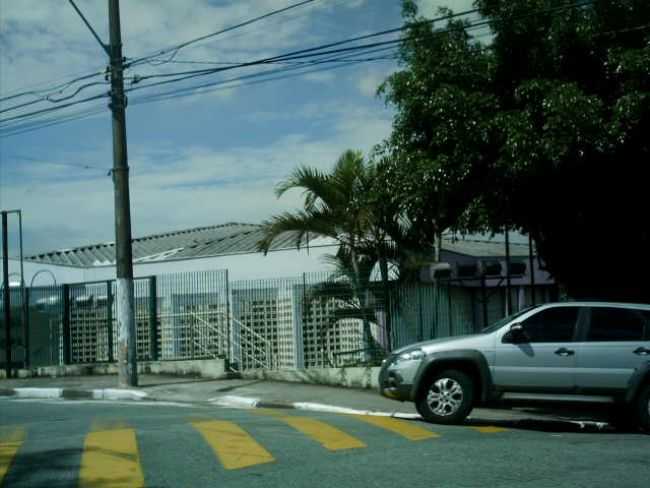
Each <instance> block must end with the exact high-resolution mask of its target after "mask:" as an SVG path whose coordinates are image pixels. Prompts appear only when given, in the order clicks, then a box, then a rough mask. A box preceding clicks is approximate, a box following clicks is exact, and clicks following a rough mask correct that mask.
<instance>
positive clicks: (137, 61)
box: [125, 0, 317, 68]
mask: <svg viewBox="0 0 650 488" xmlns="http://www.w3.org/2000/svg"><path fill="white" fill-rule="evenodd" d="M315 1H317V0H303V1H301V2H298V3H294V4H291V5H289V6H287V7H284V8H281V9H277V10H273V11H271V12H267V13H266V14H263V15H260V16H257V17H254V18H252V19H249V20H245V21H244V22H240V23H238V24H235V25H232V26H230V27H226V28H224V29H221V30H218V31H215V32H211V33H209V34H205V35H203V36H199V37H195V38H194V39H190V40H188V41H185V42H182V43H180V44H176V45H175V46H171V47H168V48H166V49H163V50H161V51H158V52H157V53H155V54H152V55H147V56H142V57H140V58H135V59H132V60H130V61H129V62H128V63H127V64H126V65H125V67H126V68H128V67H130V66H135V65H138V64H140V63H143V62H145V61H147V60H149V59H152V58H154V57H157V56H163V55H165V54H168V53H172V54H171V56H170V59H169V60H168V61H165V62H169V61H171V60H172V59H173V58H174V56H176V53H178V51H180V50H181V49H183V48H184V47H187V46H189V45H191V44H195V43H197V42H200V41H204V40H205V39H209V38H211V37H215V36H218V35H221V34H225V33H226V32H230V31H233V30H235V29H240V28H242V27H245V26H247V25H250V24H253V23H255V22H259V21H261V20H264V19H267V18H269V17H272V16H274V15H278V14H281V13H284V12H287V11H289V10H293V9H295V8H298V7H302V6H304V5H307V4H310V3H313V2H315ZM161 64H164V63H161Z"/></svg>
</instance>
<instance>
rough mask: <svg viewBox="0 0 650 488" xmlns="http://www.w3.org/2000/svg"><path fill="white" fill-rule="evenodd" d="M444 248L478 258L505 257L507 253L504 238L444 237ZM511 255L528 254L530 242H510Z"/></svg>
mask: <svg viewBox="0 0 650 488" xmlns="http://www.w3.org/2000/svg"><path fill="white" fill-rule="evenodd" d="M442 250H443V251H449V252H453V253H457V254H463V255H465V256H472V257H477V258H488V257H503V256H505V255H506V249H505V243H504V241H503V240H502V239H499V238H496V239H489V240H488V239H475V238H471V237H467V238H465V239H461V238H459V239H446V238H444V237H443V239H442ZM510 255H511V256H513V257H514V256H516V257H522V256H528V244H524V243H522V242H510Z"/></svg>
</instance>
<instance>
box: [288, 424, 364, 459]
mask: <svg viewBox="0 0 650 488" xmlns="http://www.w3.org/2000/svg"><path fill="white" fill-rule="evenodd" d="M281 418H282V420H284V421H285V422H286V423H288V424H289V425H290V426H291V427H293V428H294V429H296V430H299V431H300V432H302V433H303V434H306V435H308V436H309V437H311V438H312V439H314V440H316V441H317V442H319V443H320V444H321V445H322V446H323V447H325V448H326V449H329V450H330V451H338V450H340V449H357V448H360V447H366V445H365V444H364V443H363V442H361V441H360V440H359V439H357V438H356V437H352V436H351V435H349V434H346V433H345V432H343V431H342V430H339V429H337V428H336V427H334V426H332V425H329V424H326V423H325V422H321V421H320V420H316V419H311V418H307V417H281Z"/></svg>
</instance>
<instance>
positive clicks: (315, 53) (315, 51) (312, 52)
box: [0, 0, 593, 135]
mask: <svg viewBox="0 0 650 488" xmlns="http://www.w3.org/2000/svg"><path fill="white" fill-rule="evenodd" d="M591 3H593V0H592V1H590V2H583V3H580V4H571V5H564V6H560V7H554V8H550V9H545V10H541V11H535V12H531V13H529V14H527V15H525V16H520V17H530V16H533V15H538V14H539V13H541V12H553V11H558V10H566V9H568V8H579V7H582V6H585V5H588V4H591ZM467 12H472V11H465V12H461V13H458V14H454V15H453V16H460V15H466V14H467ZM449 18H450V16H449V15H447V16H442V17H439V18H437V19H428V20H426V21H424V22H427V23H430V22H434V21H436V20H445V19H449ZM510 20H514V19H510ZM492 21H493V19H489V20H485V21H481V22H475V23H473V24H467V25H465V30H473V29H477V28H483V27H488V26H489V24H490V23H491V22H492ZM410 25H412V24H410ZM406 27H408V26H403V27H400V28H398V29H389V30H388V31H382V33H385V32H389V31H397V30H403V29H404V28H406ZM445 32H449V30H448V29H447V30H438V31H435V33H436V34H442V33H445ZM379 34H381V33H373V34H367V35H364V36H358V37H355V38H352V39H347V40H343V41H337V42H335V43H329V44H326V45H324V46H316V47H312V48H308V49H304V50H300V51H294V52H291V53H287V54H283V55H279V56H275V57H273V58H265V59H262V60H256V61H251V62H246V63H240V64H237V65H231V66H225V67H220V68H216V69H212V70H198V71H199V72H200V75H203V73H204V72H206V71H209V72H220V71H225V70H230V69H235V68H241V67H247V66H254V65H260V64H273V63H275V62H278V61H282V62H286V61H288V60H296V59H305V58H311V57H316V58H318V57H321V60H322V56H323V55H325V54H338V53H343V52H352V53H356V51H361V50H365V51H366V53H368V52H370V49H373V48H377V47H380V46H385V48H386V49H388V48H390V47H392V46H394V45H397V44H399V43H401V42H404V41H406V40H411V39H414V37H408V38H402V39H393V40H390V41H381V42H377V43H371V44H365V45H360V46H352V47H346V48H340V49H335V50H329V51H323V50H322V49H323V48H327V47H331V46H333V45H341V44H344V43H347V42H351V41H353V40H358V39H363V38H368V37H374V36H376V35H379ZM319 50H320V51H319ZM346 57H349V54H348V55H347V56H346ZM342 59H343V58H339V59H330V60H329V62H330V63H334V62H338V61H342ZM372 60H378V59H377V58H374V59H372ZM349 61H350V62H349V63H348V64H353V63H352V62H351V61H352V60H349ZM360 61H362V60H360ZM303 64H304V65H306V66H310V65H314V64H320V61H319V60H318V59H316V60H315V61H307V62H303ZM339 64H341V63H339ZM297 67H298V68H299V67H300V66H297ZM324 69H327V68H321V69H319V70H318V71H323V70H324ZM276 72H277V71H272V70H271V71H265V72H263V73H255V74H253V75H247V76H246V77H243V78H242V77H239V78H233V79H229V80H219V81H217V82H211V83H206V84H202V85H195V86H192V87H186V88H184V89H183V91H185V92H187V91H196V90H200V89H202V88H206V87H212V86H219V85H220V84H221V85H223V84H224V83H231V84H232V83H235V82H236V81H238V80H241V79H249V78H251V77H258V76H265V75H269V74H272V73H276ZM208 74H209V73H208ZM195 75H196V73H194V74H191V75H189V76H186V77H182V78H175V79H172V80H165V81H162V82H157V83H151V84H148V85H143V86H140V87H132V88H131V89H130V90H129V91H133V90H135V89H140V88H151V87H153V86H158V85H161V84H167V83H175V82H180V81H183V80H185V79H189V78H193V77H195ZM152 76H153V75H152ZM286 77H288V76H283V78H286ZM275 78H278V79H279V78H280V77H275ZM258 82H261V81H256V83H258ZM246 84H252V83H246ZM176 93H178V91H170V92H166V93H162V94H155V95H153V97H163V96H164V97H167V98H170V97H172V96H174V94H176ZM99 97H102V95H99V96H97V97H90V98H89V99H84V100H80V101H78V102H74V103H71V104H64V105H62V106H57V107H51V108H50V109H45V110H42V111H37V112H32V113H29V114H23V115H21V116H16V117H13V118H11V119H5V120H3V121H0V123H2V122H6V121H8V120H14V119H21V118H23V117H34V116H35V115H38V114H41V113H47V112H49V111H52V110H55V109H59V108H66V107H68V106H71V105H75V104H76V103H84V102H86V101H88V100H92V99H96V98H99ZM153 97H149V98H147V99H145V100H149V99H153ZM161 99H162V98H161ZM140 103H142V102H140ZM85 116H87V115H84V114H80V115H79V116H77V115H75V116H72V117H70V118H69V119H70V120H75V119H78V118H81V117H85ZM58 123H61V122H59V121H58V120H48V121H45V122H43V126H49V125H55V124H58ZM11 129H13V130H14V131H18V130H21V129H24V131H25V132H26V131H28V130H31V129H30V128H29V127H23V126H19V127H18V128H17V127H13V128H11ZM11 129H10V131H11ZM34 130H35V129H34ZM17 133H18V132H17ZM13 134H14V132H13V131H12V132H11V133H10V134H8V135H13Z"/></svg>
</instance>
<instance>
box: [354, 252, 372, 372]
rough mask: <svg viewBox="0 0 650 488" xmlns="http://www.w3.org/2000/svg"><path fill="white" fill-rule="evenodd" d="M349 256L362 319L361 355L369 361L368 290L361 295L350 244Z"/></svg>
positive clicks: (370, 338)
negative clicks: (362, 350)
mask: <svg viewBox="0 0 650 488" xmlns="http://www.w3.org/2000/svg"><path fill="white" fill-rule="evenodd" d="M350 256H351V261H352V270H353V271H354V280H353V283H352V292H353V293H354V298H355V299H356V300H357V301H358V302H359V306H360V307H361V312H362V317H363V318H362V321H363V343H364V344H363V348H364V349H365V351H364V354H363V357H364V361H370V359H371V358H372V355H371V351H370V349H371V348H372V347H373V345H374V341H373V339H372V331H371V330H370V321H369V320H368V317H367V315H366V310H367V309H368V293H369V290H366V291H365V294H363V295H364V296H363V297H362V293H361V292H362V290H361V287H360V283H359V281H360V278H361V276H360V273H359V263H358V262H357V253H356V252H355V250H354V246H350Z"/></svg>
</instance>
